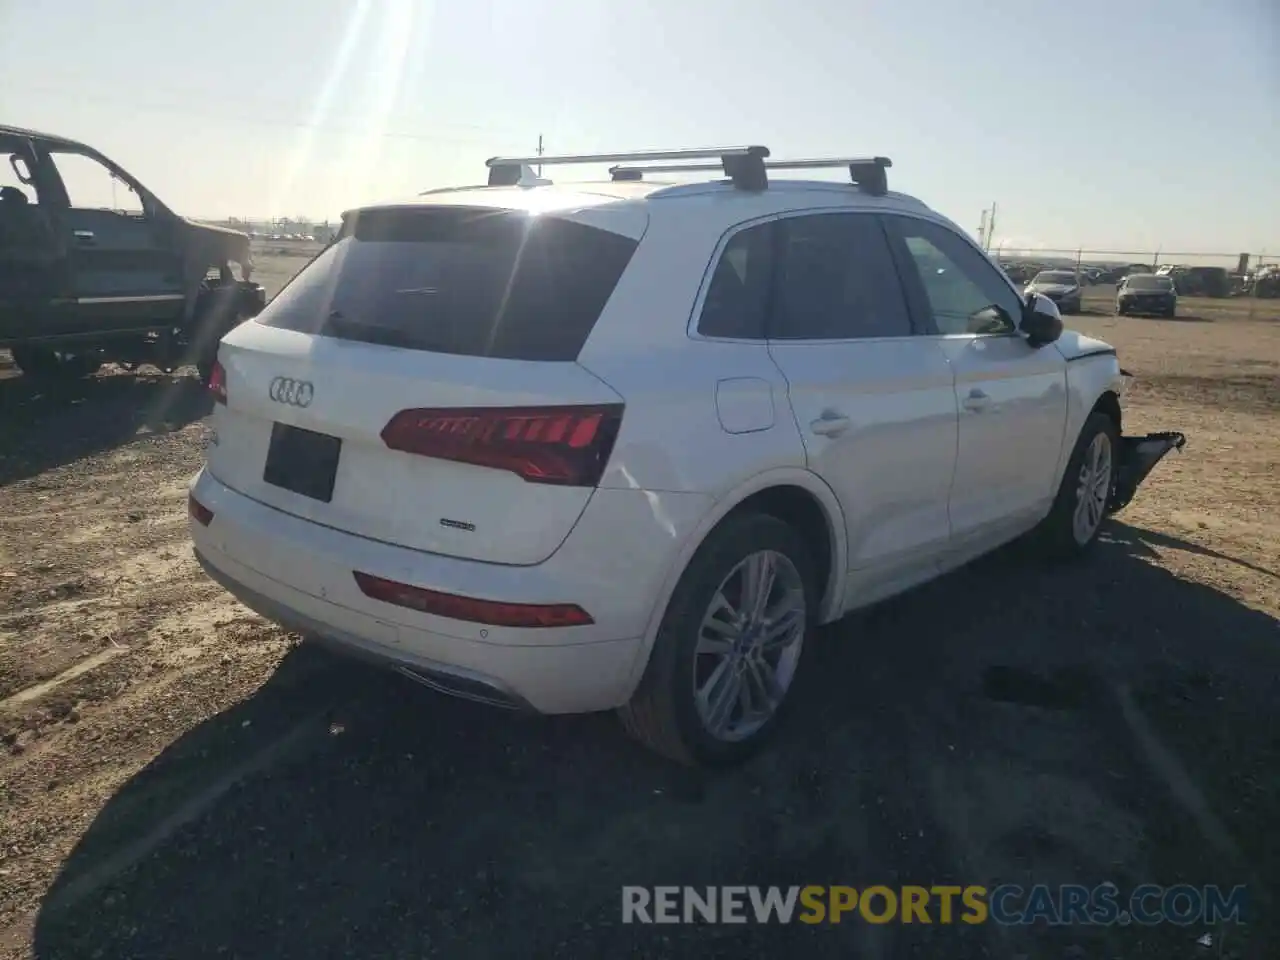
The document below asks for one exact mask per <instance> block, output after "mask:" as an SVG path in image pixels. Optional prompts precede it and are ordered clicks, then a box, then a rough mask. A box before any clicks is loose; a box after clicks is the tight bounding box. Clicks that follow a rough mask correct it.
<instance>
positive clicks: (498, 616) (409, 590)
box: [354, 570, 595, 627]
mask: <svg viewBox="0 0 1280 960" xmlns="http://www.w3.org/2000/svg"><path fill="white" fill-rule="evenodd" d="M354 574H355V578H356V585H357V586H359V587H360V592H361V593H363V594H364V595H365V596H366V597H369V598H370V599H371V600H381V601H382V602H383V603H391V604H395V605H396V606H397V607H408V608H409V609H410V610H417V611H419V612H421V613H429V614H432V615H433V616H437V617H448V618H449V619H450V620H467V621H469V622H471V623H483V624H487V625H489V626H494V627H581V626H585V625H586V624H590V623H595V621H594V620H593V619H592V618H591V614H589V613H587V611H585V610H583V609H582V608H581V607H579V606H578V605H577V604H573V603H505V602H503V601H500V600H480V599H477V598H475V597H460V596H458V595H457V594H453V593H440V592H439V591H438V590H428V589H427V588H426V587H414V586H410V585H409V584H407V583H399V582H398V581H396V580H384V579H383V578H382V577H375V576H374V575H373V574H370V573H361V572H360V571H359V570H356V571H354Z"/></svg>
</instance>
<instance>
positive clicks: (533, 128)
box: [0, 0, 1280, 255]
mask: <svg viewBox="0 0 1280 960" xmlns="http://www.w3.org/2000/svg"><path fill="white" fill-rule="evenodd" d="M0 123H8V124H14V125H18V126H27V127H33V128H35V129H39V130H45V131H49V132H56V133H59V134H62V135H64V136H69V137H72V138H75V139H80V140H84V141H87V142H88V143H90V144H92V145H93V146H95V147H97V148H98V149H99V150H101V151H102V152H104V153H106V154H107V155H108V156H110V157H111V158H112V159H113V160H115V161H116V162H117V163H119V164H120V165H121V166H123V167H124V168H125V169H127V170H128V171H129V172H130V173H132V174H133V175H134V176H135V177H137V178H138V179H139V180H140V181H142V182H143V183H144V184H146V185H147V187H148V188H149V189H151V190H152V192H154V193H155V194H157V195H158V196H159V197H160V198H161V199H162V200H164V201H165V203H166V204H167V205H168V206H170V207H171V208H173V209H175V210H177V211H179V212H181V213H184V214H187V215H189V216H196V217H209V218H224V217H228V216H236V217H242V218H243V217H253V218H264V217H268V216H294V215H305V216H307V217H311V218H317V219H325V218H335V219H336V217H337V216H338V215H340V214H341V212H342V211H343V210H345V209H348V208H350V207H352V206H355V205H358V204H360V203H362V202H368V201H371V200H379V199H387V198H391V197H402V196H406V195H411V194H414V193H418V192H420V191H422V190H425V189H428V188H431V187H438V186H449V185H460V184H470V183H481V182H483V178H484V172H485V171H484V165H483V164H484V160H485V158H486V157H489V156H493V155H495V154H504V153H505V154H511V153H516V154H528V153H532V152H534V151H535V149H536V145H537V142H538V137H539V135H541V136H543V137H544V138H545V144H546V149H547V151H548V152H551V153H554V152H565V153H587V152H603V151H612V150H633V149H651V148H652V149H656V148H679V147H691V146H717V145H723V144H738V143H762V144H766V145H768V146H769V147H770V148H771V150H772V152H773V156H774V157H775V158H779V159H784V158H787V157H802V156H828V155H856V156H860V155H868V154H875V155H886V156H889V157H891V158H892V160H893V164H894V165H893V168H892V170H891V171H890V184H891V187H892V188H893V189H899V190H902V191H904V192H907V193H911V194H914V195H915V196H917V197H919V198H920V199H922V200H924V201H925V202H926V203H928V204H929V205H930V206H932V207H933V208H935V209H937V210H939V211H940V212H942V213H944V214H946V215H947V216H949V217H951V218H952V219H954V220H956V221H957V222H959V223H960V224H961V225H962V226H964V227H965V228H967V229H968V230H970V231H971V232H976V230H977V227H978V222H979V218H980V216H981V213H982V211H983V209H985V208H986V207H988V206H990V205H991V204H992V203H993V202H994V203H996V204H997V219H996V230H995V243H994V244H993V246H1001V245H1003V246H1005V247H1006V248H1010V249H1012V248H1019V247H1035V248H1053V249H1057V248H1064V249H1065V248H1071V249H1074V248H1078V247H1083V248H1085V249H1091V250H1115V251H1130V250H1132V251H1154V250H1164V251H1186V252H1201V251H1208V252H1219V251H1221V252H1224V253H1232V252H1240V251H1251V252H1254V253H1257V252H1261V251H1269V252H1270V253H1271V254H1272V255H1280V160H1278V158H1280V3H1277V0H1217V2H1213V0H1204V2H1202V0H1110V2H1107V0H1077V2H1075V3H1070V2H1051V0H984V2H981V3H974V2H968V0H928V2H926V0H880V2H875V3H872V2H868V0H541V2H535V0H218V2H216V3H196V2H183V0H176V2H175V0H127V2H115V3H112V2H106V0H57V2H44V0H0ZM592 173H593V171H591V170H589V169H588V170H577V169H573V170H566V169H559V170H556V171H555V173H551V172H550V171H549V172H548V175H550V176H553V177H556V178H573V177H585V176H589V175H590V174H592ZM832 176H837V174H832Z"/></svg>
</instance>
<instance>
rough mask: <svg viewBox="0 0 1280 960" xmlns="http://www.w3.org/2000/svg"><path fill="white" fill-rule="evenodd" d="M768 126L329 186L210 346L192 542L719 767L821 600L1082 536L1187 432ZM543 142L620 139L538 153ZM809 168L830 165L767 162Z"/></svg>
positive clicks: (369, 649)
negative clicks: (1131, 397) (360, 185)
mask: <svg viewBox="0 0 1280 960" xmlns="http://www.w3.org/2000/svg"><path fill="white" fill-rule="evenodd" d="M768 154H769V152H768V150H767V149H766V148H763V147H742V148H721V149H713V150H692V151H690V150H686V151H672V152H660V153H643V154H618V155H606V156H600V155H597V156H589V157H538V158H513V159H501V158H495V159H494V160H491V161H489V183H488V184H487V185H484V186H477V187H467V188H459V189H449V190H439V191H432V192H429V193H426V194H422V195H420V196H417V197H414V198H412V199H409V200H406V201H402V202H395V203H386V204H378V205H372V206H367V207H362V208H360V209H356V210H351V211H349V212H348V213H347V214H345V215H344V217H343V225H342V228H341V231H340V233H339V234H338V235H337V237H336V238H335V240H334V242H333V243H332V244H331V245H330V246H328V248H327V249H326V250H325V251H324V252H323V253H321V254H320V255H319V256H318V257H316V259H315V260H313V261H312V262H311V263H310V264H308V265H307V266H306V267H305V268H304V269H303V270H302V271H301V273H299V274H298V276H297V277H296V278H295V279H294V280H293V281H292V282H290V283H289V285H288V286H287V287H285V289H284V290H283V291H282V292H281V293H280V294H279V296H277V297H276V298H275V299H274V300H273V301H272V302H271V303H270V304H269V305H268V307H267V308H266V310H265V311H264V312H263V313H262V314H261V315H260V316H258V317H257V318H255V319H253V320H251V321H248V322H246V323H244V324H242V325H240V326H239V327H237V328H236V329H235V330H233V331H232V332H231V333H229V334H228V335H227V336H226V337H225V338H224V339H223V341H222V343H221V346H220V350H219V361H218V364H217V366H216V367H215V369H214V371H213V375H212V377H211V382H210V389H211V390H212V391H213V392H214V394H215V398H216V400H217V403H216V404H215V411H214V414H213V416H212V420H211V426H212V434H211V438H210V442H209V448H208V454H207V464H206V465H205V467H204V468H203V469H202V470H201V471H200V473H199V474H198V475H197V476H196V477H195V479H194V480H193V481H192V484H191V490H190V502H189V512H190V516H191V522H190V529H191V536H192V539H193V541H194V545H195V550H196V553H197V557H198V559H199V561H200V563H201V564H202V565H203V566H204V568H205V570H206V571H207V572H208V573H209V575H210V576H212V577H213V578H214V579H215V580H217V581H218V582H219V583H221V584H223V585H224V586H225V587H226V588H227V589H228V590H229V591H230V592H231V593H233V594H234V595H235V596H236V597H238V598H239V599H240V600H241V601H242V602H244V603H245V604H246V605H247V606H249V607H250V608H252V609H253V610H256V611H258V612H259V613H261V614H262V615H264V616H266V617H268V618H271V619H273V620H275V621H277V622H279V623H281V624H283V625H286V626H287V627H289V628H291V629H293V630H296V631H298V632H300V633H302V634H303V635H304V636H306V637H308V638H312V639H314V640H317V641H323V642H327V643H329V644H333V645H336V646H338V647H341V648H344V649H346V650H349V651H351V652H355V653H363V654H365V655H368V656H371V657H373V658H376V659H377V660H379V661H382V662H384V663H387V664H389V665H391V666H393V667H395V668H396V669H398V670H400V671H401V672H403V673H405V674H407V675H408V676H411V677H413V678H415V679H417V680H419V681H420V682H423V683H425V684H427V685H428V686H431V687H434V688H436V689H439V690H443V691H446V692H449V693H452V694H455V695H460V696H464V697H469V698H472V699H476V700H481V701H485V702H489V703H492V704H497V705H503V706H508V707H515V708H523V709H529V710H533V711H539V712H543V713H566V712H581V711H595V710H606V709H617V710H618V711H619V712H620V714H621V716H622V719H623V721H624V724H625V726H626V727H627V729H628V730H629V731H631V732H632V733H633V734H634V735H635V736H637V737H638V738H639V739H641V740H642V741H644V742H645V743H647V744H648V745H649V746H651V747H653V748H654V749H656V750H658V751H660V752H661V753H663V754H665V755H667V756H669V757H672V758H675V759H677V760H680V761H684V762H688V763H709V764H710V763H725V762H731V761H734V760H736V759H739V758H741V757H743V756H744V755H746V754H747V753H748V752H749V751H751V750H752V749H753V748H755V747H756V746H757V745H758V744H759V743H760V742H761V741H762V740H763V739H764V738H765V737H766V736H767V735H768V733H769V732H770V731H771V730H772V729H774V728H775V727H776V725H777V723H778V720H779V717H780V714H781V711H782V709H783V707H784V706H785V704H786V700H787V696H788V692H789V690H790V689H791V686H792V681H793V678H794V677H795V675H796V671H797V669H798V667H799V665H800V663H801V661H802V658H803V655H804V648H805V641H806V637H807V636H808V635H809V634H810V631H811V629H812V628H813V627H814V626H816V625H819V624H823V623H827V622H829V621H832V620H835V619H837V618H839V617H840V616H842V615H843V614H845V613H847V612H848V611H850V610H853V609H855V608H857V607H861V606H864V605H866V604H869V603H872V602H875V601H877V600H880V599H883V598H885V597H888V596H890V595H892V594H895V593H898V592H900V591H903V590H906V589H908V588H910V587H912V586H914V585H916V584H919V583H921V582H923V581H926V580H929V579H931V578H933V577H936V576H938V575H939V574H941V573H943V572H944V571H946V570H948V569H951V568H954V567H956V566H958V565H960V564H963V563H965V562H966V561H968V560H970V559H972V558H973V557H976V556H978V555H979V554H982V553H985V552H987V551H989V550H991V549H993V548H995V547H997V546H999V545H1000V544H1003V543H1005V542H1007V541H1009V540H1012V539H1013V538H1015V537H1019V536H1020V535H1022V534H1025V533H1028V532H1030V531H1034V532H1035V535H1036V536H1038V537H1040V538H1041V540H1042V541H1043V543H1044V544H1045V545H1046V546H1047V547H1049V548H1051V549H1053V550H1055V551H1057V552H1068V553H1070V552H1075V551H1081V550H1083V549H1085V548H1087V547H1088V546H1089V545H1090V544H1091V543H1092V542H1093V541H1094V539H1095V538H1096V537H1097V534H1098V530H1099V527H1100V525H1101V523H1102V521H1103V518H1104V515H1105V514H1106V513H1107V512H1108V510H1109V509H1114V508H1116V507H1118V506H1120V505H1123V503H1124V502H1127V500H1128V498H1129V497H1131V496H1132V494H1133V491H1134V489H1135V488H1136V487H1137V485H1138V483H1139V482H1141V480H1142V479H1143V478H1144V477H1145V476H1146V474H1147V473H1148V472H1149V471H1150V469H1151V467H1152V466H1153V465H1154V464H1155V463H1156V462H1157V461H1158V460H1159V459H1160V457H1162V456H1163V455H1164V453H1165V452H1167V451H1168V450H1169V449H1171V448H1172V447H1174V446H1180V445H1181V444H1182V442H1183V438H1182V436H1181V435H1180V434H1174V433H1169V434H1157V435H1151V436H1148V437H1145V438H1122V436H1121V408H1120V398H1121V394H1122V387H1123V382H1124V375H1123V374H1122V371H1121V370H1120V367H1119V365H1118V362H1117V357H1116V353H1115V350H1113V349H1112V348H1111V347H1109V346H1108V345H1107V344H1105V343H1102V342H1100V341H1097V340H1092V339H1090V338H1088V337H1085V336H1082V335H1080V334H1077V333H1072V332H1064V331H1063V328H1062V321H1061V317H1060V316H1059V314H1058V311H1057V309H1056V308H1055V307H1054V306H1053V304H1052V303H1051V302H1050V301H1048V300H1047V299H1045V298H1043V297H1035V296H1031V297H1027V298H1024V297H1023V295H1022V294H1020V292H1019V291H1018V289H1017V288H1015V287H1014V286H1013V285H1012V284H1011V283H1010V281H1009V280H1008V279H1007V278H1006V277H1005V275H1004V274H1003V273H1002V272H1001V271H1000V270H999V269H998V268H997V267H996V266H995V265H994V264H993V263H992V262H991V261H990V260H989V259H988V258H987V257H986V256H985V255H984V254H983V252H982V251H981V250H980V249H979V248H978V247H977V246H976V245H975V244H974V243H973V241H971V240H970V239H969V238H968V236H966V235H965V233H964V232H963V231H962V230H960V229H959V228H958V227H957V226H956V225H955V224H954V223H952V222H951V221H949V220H947V219H946V218H944V217H942V216H940V215H939V214H937V213H935V212H934V211H932V210H931V209H929V208H928V207H927V206H925V204H923V203H921V202H920V201H919V200H916V199H913V198H911V197H909V196H905V195H903V194H900V193H894V192H890V191H889V190H888V189H887V182H886V181H887V174H886V168H887V167H889V162H888V160H886V159H884V158H872V159H868V160H858V159H839V160H804V161H791V162H773V161H769V160H767V159H766V158H767V157H768ZM569 163H600V164H603V163H614V164H616V165H615V166H614V167H612V168H611V170H610V174H609V179H608V180H603V179H602V180H600V181H599V182H585V183H552V182H550V181H549V180H545V179H542V178H541V177H534V176H533V175H532V171H531V166H532V165H533V164H544V165H549V166H553V167H554V166H556V165H560V164H569ZM817 167H827V168H830V169H839V170H841V171H843V172H844V174H845V175H844V178H843V180H842V181H841V182H834V181H831V182H824V181H814V180H789V179H783V178H780V177H776V176H771V173H774V172H777V171H781V170H786V169H805V168H817ZM709 168H714V171H715V173H713V174H712V175H711V176H710V177H709V178H707V177H705V176H703V175H700V176H702V177H703V178H702V179H698V180H695V181H690V180H689V179H688V178H689V176H690V175H691V174H697V173H698V172H699V171H704V172H705V171H707V170H708V169H709ZM672 174H674V175H675V176H674V177H672V176H671V175H672ZM664 177H666V179H662V178H664Z"/></svg>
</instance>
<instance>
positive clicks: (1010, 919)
mask: <svg viewBox="0 0 1280 960" xmlns="http://www.w3.org/2000/svg"><path fill="white" fill-rule="evenodd" d="M1244 908H1245V888H1244V887H1242V886H1237V887H1233V888H1231V889H1230V890H1223V889H1221V888H1219V887H1216V886H1207V887H1193V886H1191V885H1189V884H1180V885H1177V886H1171V887H1162V886H1159V885H1157V884H1142V885H1139V886H1136V887H1134V888H1133V890H1132V891H1131V892H1129V893H1128V894H1127V895H1125V894H1122V893H1121V891H1120V888H1119V887H1117V886H1116V885H1115V884H1112V883H1103V884H1099V885H1097V886H1093V887H1088V886H1084V885H1082V884H1064V885H1061V886H1048V885H1046V884H1038V885H1035V886H1030V887H1022V886H1018V885H1015V884H1004V885H1001V886H998V887H985V886H979V885H970V886H964V887H962V886H958V885H955V886H953V885H934V886H928V887H925V886H896V887H889V886H882V885H873V886H869V887H863V888H861V889H859V888H857V887H850V886H839V885H837V886H824V885H807V886H799V885H797V886H790V887H778V886H771V887H756V886H725V887H675V886H671V887H640V886H626V887H623V888H622V922H623V923H783V924H785V923H793V922H797V921H798V922H800V923H808V924H819V923H840V922H841V921H843V920H845V919H848V920H851V921H861V922H864V923H873V924H885V923H925V924H935V923H936V924H953V923H964V924H980V923H997V924H1002V925H1025V924H1034V923H1046V924H1049V925H1053V926H1058V925H1073V924H1084V925H1093V926H1110V925H1113V924H1119V925H1121V926H1125V925H1128V924H1131V923H1136V924H1142V925H1152V924H1158V923H1174V924H1179V925H1184V926H1185V925H1189V924H1215V923H1240V922H1243V921H1244V919H1245V918H1244V916H1243V913H1244Z"/></svg>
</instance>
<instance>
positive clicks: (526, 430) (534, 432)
mask: <svg viewBox="0 0 1280 960" xmlns="http://www.w3.org/2000/svg"><path fill="white" fill-rule="evenodd" d="M622 409H623V405H622V404H620V403H615V404H602V405H597V406H562V407H447V408H443V409H417V410H401V411H400V412H399V413H397V414H396V415H395V416H394V417H392V418H391V421H390V422H389V423H388V424H387V425H386V426H385V427H383V428H382V442H383V443H385V444H386V445H387V446H388V447H390V448H391V449H392V450H402V451H404V452H405V453H415V454H418V455H420V456H423V457H438V458H439V459H441V460H455V461H457V462H459V463H472V464H475V465H476V466H481V467H493V468H495V469H498V470H510V471H511V472H512V473H515V474H518V475H519V476H521V477H523V478H524V479H525V480H528V481H529V482H530V483H554V484H560V485H563V486H570V487H593V486H595V485H596V484H597V483H599V482H600V477H601V475H602V474H603V473H604V468H605V466H606V465H607V464H608V462H609V454H610V453H612V452H613V443H614V441H615V440H616V439H617V438H618V428H619V426H620V425H621V424H622Z"/></svg>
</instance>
